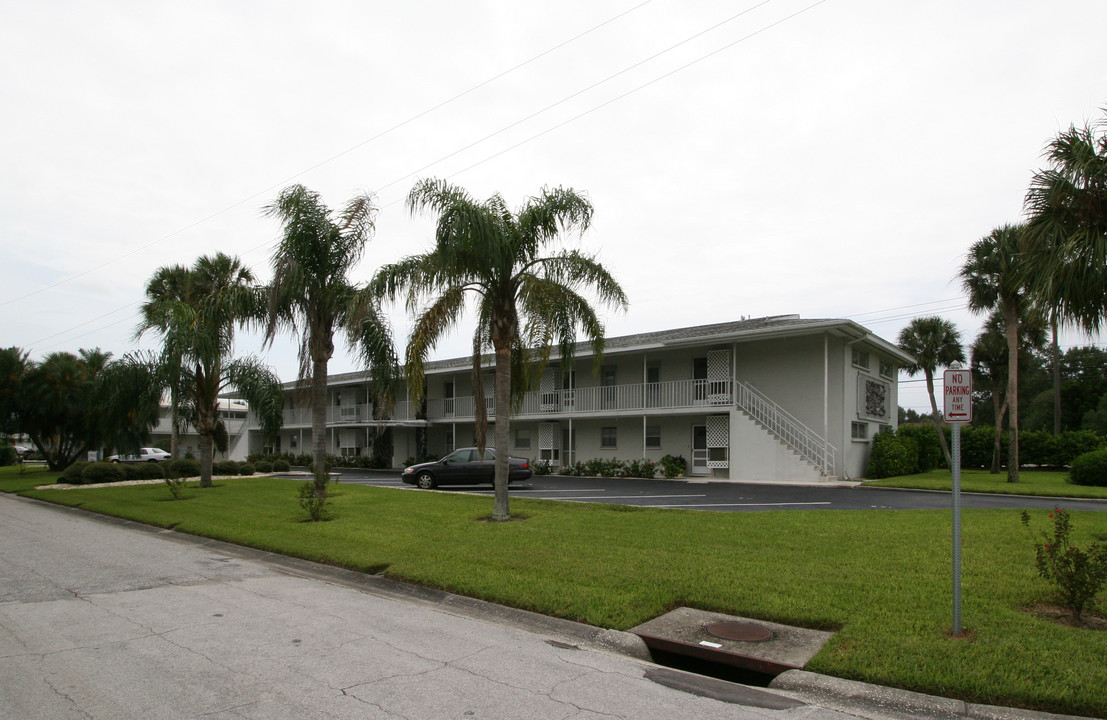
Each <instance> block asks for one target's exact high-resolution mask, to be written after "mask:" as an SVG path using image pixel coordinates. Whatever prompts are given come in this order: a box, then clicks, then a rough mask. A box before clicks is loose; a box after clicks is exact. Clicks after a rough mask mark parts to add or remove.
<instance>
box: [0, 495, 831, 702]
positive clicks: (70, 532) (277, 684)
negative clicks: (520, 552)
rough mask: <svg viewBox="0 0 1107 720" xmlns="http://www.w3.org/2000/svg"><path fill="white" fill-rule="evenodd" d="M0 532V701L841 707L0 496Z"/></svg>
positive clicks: (493, 614) (543, 625)
mask: <svg viewBox="0 0 1107 720" xmlns="http://www.w3.org/2000/svg"><path fill="white" fill-rule="evenodd" d="M0 538H2V540H0V668H2V670H0V717H2V718H19V719H20V720H24V719H27V718H50V719H51V720H54V719H58V720H67V719H68V718H104V719H108V718H110V719H111V720H123V719H125V718H143V719H149V718H205V719H209V720H231V719H241V718H267V719H269V718H298V719H313V718H319V719H323V718H328V719H330V718H405V719H409V720H417V719H419V720H422V719H428V718H550V719H554V718H556V719H558V720H570V719H580V720H586V719H591V718H636V719H641V718H679V717H695V718H700V719H703V720H711V719H714V718H720V719H721V718H728V719H730V720H734V719H735V718H738V719H745V718H750V719H752V718H781V719H782V720H783V719H786V718H819V719H822V718H826V719H828V720H829V719H834V718H846V717H848V715H845V714H842V713H839V712H836V711H833V710H829V709H826V708H823V707H819V706H817V705H811V704H804V703H802V702H798V701H796V700H793V699H790V698H789V697H787V696H786V695H785V694H780V693H773V692H771V691H767V690H761V689H754V688H745V687H744V686H734V685H731V684H729V683H719V681H710V680H704V679H700V678H697V676H688V677H685V676H684V675H683V674H682V673H678V672H676V671H672V670H668V669H665V668H658V667H657V666H655V665H652V664H650V663H646V662H642V661H640V660H637V659H635V658H632V657H628V656H626V655H621V654H617V653H615V652H606V651H604V650H603V649H601V648H599V647H597V646H595V645H589V644H588V643H582V642H581V637H580V636H579V634H578V635H576V636H574V633H573V632H566V633H561V632H559V630H558V628H559V625H558V623H562V622H564V621H553V620H549V619H546V620H542V619H537V620H531V621H528V620H526V619H525V616H527V615H529V614H528V613H522V612H521V611H511V610H507V609H503V608H500V609H499V610H495V608H496V607H497V606H491V605H487V604H482V603H479V601H473V600H468V599H458V598H456V597H455V596H446V594H444V593H434V592H433V591H421V590H418V589H415V590H411V591H407V590H395V591H390V590H389V585H388V583H389V582H390V581H387V580H383V579H381V580H380V582H381V583H383V584H382V585H379V586H376V587H374V586H373V584H372V583H367V581H361V580H358V579H356V578H351V577H350V576H353V575H356V574H353V573H346V572H345V571H341V570H337V571H336V570H333V569H329V568H322V567H321V566H314V567H315V568H316V569H315V570H312V569H311V568H312V566H311V564H310V563H302V562H301V561H287V562H282V561H280V560H272V558H274V557H279V556H267V555H266V554H265V553H261V552H259V551H250V550H247V549H242V548H238V549H236V548H235V546H227V545H224V544H222V543H214V542H211V541H203V540H197V539H194V538H187V537H186V536H181V535H178V534H177V533H173V532H170V531H158V530H154V529H150V528H145V527H142V526H134V525H133V524H127V523H124V522H120V521H111V520H103V519H97V518H94V517H90V516H88V515H87V514H84V513H81V512H80V511H72V510H66V509H61V508H53V507H49V506H46V505H44V504H40V503H35V502H32V501H28V500H25V499H21V498H15V497H12V496H9V495H0ZM394 585H397V586H398V585H399V584H394ZM447 597H448V598H453V600H444V599H443V598H447ZM481 605H485V606H486V609H485V610H481V611H478V610H474V609H473V608H478V607H479V606H481ZM547 620H549V622H547ZM565 625H566V627H568V625H569V624H565ZM577 627H585V626H577ZM593 630H594V629H593ZM724 685H725V686H727V687H723V686H724Z"/></svg>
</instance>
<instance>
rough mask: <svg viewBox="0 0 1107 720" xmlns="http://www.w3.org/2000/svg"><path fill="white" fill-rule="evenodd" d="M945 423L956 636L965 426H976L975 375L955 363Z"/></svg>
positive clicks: (956, 629)
mask: <svg viewBox="0 0 1107 720" xmlns="http://www.w3.org/2000/svg"><path fill="white" fill-rule="evenodd" d="M942 379H943V385H944V388H943V390H942V396H943V397H944V398H945V403H944V405H945V408H944V410H945V419H946V422H948V423H949V424H950V425H952V426H953V448H952V449H951V453H950V460H951V464H952V466H953V467H952V468H950V469H951V470H952V471H953V634H954V635H960V634H961V426H962V425H964V424H965V423H969V422H972V371H970V370H964V369H962V368H961V365H960V363H954V364H953V365H951V366H950V369H949V370H946V371H945V374H944V375H943V377H942Z"/></svg>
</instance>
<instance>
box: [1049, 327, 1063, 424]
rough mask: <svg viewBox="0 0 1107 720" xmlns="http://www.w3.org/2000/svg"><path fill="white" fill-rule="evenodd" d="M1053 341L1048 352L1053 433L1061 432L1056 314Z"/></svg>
mask: <svg viewBox="0 0 1107 720" xmlns="http://www.w3.org/2000/svg"><path fill="white" fill-rule="evenodd" d="M1051 319H1052V320H1053V322H1052V325H1053V328H1052V330H1053V343H1052V346H1051V347H1050V353H1051V355H1052V356H1053V434H1054V435H1060V434H1061V346H1060V345H1058V344H1057V314H1056V313H1054V314H1053V317H1052V318H1051Z"/></svg>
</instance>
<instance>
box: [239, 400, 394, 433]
mask: <svg viewBox="0 0 1107 720" xmlns="http://www.w3.org/2000/svg"><path fill="white" fill-rule="evenodd" d="M373 409H374V408H373V404H372V403H367V404H362V405H329V406H327V425H328V426H329V425H342V424H352V423H372V422H375V420H374V418H373ZM389 419H390V420H401V421H404V420H414V419H415V414H414V412H413V411H412V406H411V403H410V402H408V401H403V402H396V403H393V405H392V412H391V413H389ZM283 422H284V426H285V427H300V426H303V427H309V426H310V425H311V408H294V409H292V410H285V411H284V418H283ZM250 427H251V428H258V427H260V423H259V422H258V419H257V418H256V417H255V416H254V415H253V413H251V414H250Z"/></svg>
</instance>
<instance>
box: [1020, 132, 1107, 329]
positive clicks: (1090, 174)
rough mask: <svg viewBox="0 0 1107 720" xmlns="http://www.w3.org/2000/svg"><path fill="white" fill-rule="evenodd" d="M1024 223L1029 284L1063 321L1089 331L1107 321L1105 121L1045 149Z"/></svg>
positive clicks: (1059, 138)
mask: <svg viewBox="0 0 1107 720" xmlns="http://www.w3.org/2000/svg"><path fill="white" fill-rule="evenodd" d="M1045 157H1046V160H1047V163H1048V167H1047V168H1046V169H1044V170H1041V171H1039V172H1038V173H1036V174H1035V175H1034V178H1033V179H1032V180H1031V182H1030V189H1029V190H1028V191H1027V194H1026V200H1025V202H1024V210H1025V212H1026V214H1027V216H1028V223H1027V226H1028V232H1027V247H1026V250H1027V253H1028V255H1029V262H1028V263H1027V268H1026V271H1027V276H1028V283H1027V284H1028V285H1029V287H1030V289H1031V290H1032V291H1033V292H1034V293H1035V295H1036V296H1037V297H1039V298H1041V300H1042V302H1043V304H1044V305H1046V306H1047V307H1051V308H1056V310H1057V312H1058V313H1059V317H1060V319H1061V320H1062V322H1065V321H1068V322H1071V323H1074V324H1076V325H1077V326H1079V327H1081V328H1082V329H1084V330H1085V331H1087V332H1089V333H1090V332H1094V331H1096V330H1098V329H1099V327H1100V324H1101V321H1102V319H1103V317H1104V315H1105V314H1107V117H1105V118H1103V119H1101V120H1099V121H1098V122H1092V123H1085V124H1084V126H1083V127H1077V126H1075V125H1071V126H1069V128H1068V129H1067V130H1065V131H1063V132H1061V133H1059V134H1058V135H1057V137H1055V138H1053V140H1051V141H1050V142H1049V143H1048V144H1047V145H1046V149H1045Z"/></svg>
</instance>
